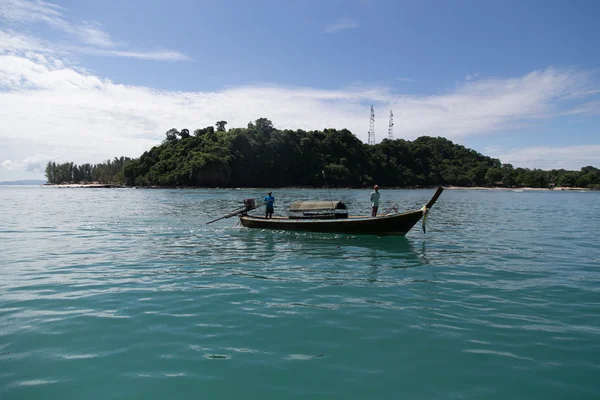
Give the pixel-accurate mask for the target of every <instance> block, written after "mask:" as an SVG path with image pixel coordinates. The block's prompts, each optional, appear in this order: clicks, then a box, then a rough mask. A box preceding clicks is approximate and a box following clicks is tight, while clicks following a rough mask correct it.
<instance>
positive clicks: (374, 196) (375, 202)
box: [371, 185, 381, 217]
mask: <svg viewBox="0 0 600 400" xmlns="http://www.w3.org/2000/svg"><path fill="white" fill-rule="evenodd" d="M373 189H375V191H374V192H372V193H371V207H372V211H371V217H376V216H377V209H378V208H379V197H380V196H381V193H379V186H377V185H375V186H374V187H373Z"/></svg>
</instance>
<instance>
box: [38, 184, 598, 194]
mask: <svg viewBox="0 0 600 400" xmlns="http://www.w3.org/2000/svg"><path fill="white" fill-rule="evenodd" d="M41 186H47V187H55V188H59V189H79V188H87V189H181V190H215V189H229V190H244V189H247V190H258V189H265V190H266V189H268V188H266V187H265V188H262V187H200V186H125V185H116V184H110V183H106V184H105V183H97V182H95V183H68V184H50V183H45V184H43V185H41ZM437 187H438V186H431V187H380V189H381V190H428V189H435V188H437ZM442 187H443V188H444V189H446V190H487V191H501V190H508V191H513V192H522V191H578V192H580V191H586V192H587V191H594V190H595V189H591V188H582V187H554V188H534V187H512V188H507V187H499V186H493V187H486V186H443V185H442ZM271 189H273V190H277V189H295V190H316V189H325V188H324V187H312V186H282V187H272V188H271ZM329 189H330V190H340V189H341V190H348V189H358V190H361V189H363V190H371V188H370V187H367V188H351V187H338V188H329Z"/></svg>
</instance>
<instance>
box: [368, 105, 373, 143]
mask: <svg viewBox="0 0 600 400" xmlns="http://www.w3.org/2000/svg"><path fill="white" fill-rule="evenodd" d="M367 144H375V110H374V109H373V106H371V122H370V123H369V137H368V139H367Z"/></svg>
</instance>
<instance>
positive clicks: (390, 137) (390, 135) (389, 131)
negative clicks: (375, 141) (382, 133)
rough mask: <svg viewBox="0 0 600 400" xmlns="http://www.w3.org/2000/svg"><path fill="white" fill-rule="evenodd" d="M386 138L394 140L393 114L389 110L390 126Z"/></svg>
mask: <svg viewBox="0 0 600 400" xmlns="http://www.w3.org/2000/svg"><path fill="white" fill-rule="evenodd" d="M388 138H389V139H390V140H394V113H393V112H392V110H390V126H389V127H388Z"/></svg>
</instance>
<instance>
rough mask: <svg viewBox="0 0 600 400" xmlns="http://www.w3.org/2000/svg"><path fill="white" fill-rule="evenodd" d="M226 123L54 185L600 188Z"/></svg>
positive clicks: (563, 176)
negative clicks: (324, 178) (325, 180)
mask: <svg viewBox="0 0 600 400" xmlns="http://www.w3.org/2000/svg"><path fill="white" fill-rule="evenodd" d="M226 124H227V122H226V121H217V123H216V124H215V126H216V128H217V129H216V130H215V128H214V127H213V126H208V127H206V128H201V129H196V130H194V132H193V135H191V134H190V131H189V130H188V129H182V130H181V131H178V130H177V129H175V128H172V129H169V130H168V131H167V132H166V133H165V140H164V141H163V143H162V144H160V145H158V146H154V147H152V148H151V149H150V150H148V151H146V152H144V153H143V154H142V155H141V156H140V157H139V158H137V159H133V160H132V159H129V158H124V157H121V158H120V159H119V158H115V159H114V160H112V161H111V160H107V162H105V163H100V164H95V165H91V164H83V165H75V164H73V163H64V164H56V163H54V162H51V163H48V165H47V167H46V177H47V179H48V182H49V183H62V182H87V181H90V180H95V181H99V182H103V183H117V184H127V185H130V186H148V185H157V186H206V187H215V186H219V187H281V186H309V187H320V186H322V185H323V179H322V175H321V171H325V172H326V174H327V178H328V183H329V184H330V185H332V186H334V187H366V186H371V185H372V184H373V183H377V184H379V185H380V186H388V187H426V186H433V185H454V186H500V187H522V186H529V187H540V188H547V187H554V186H566V187H569V186H570V187H575V186H576V187H590V188H600V171H599V170H598V169H597V168H595V167H592V166H587V167H584V168H582V169H581V170H580V171H566V170H563V169H561V170H552V171H543V170H540V169H533V170H531V169H525V168H514V167H513V166H512V165H511V164H502V163H501V162H500V160H498V159H495V158H490V157H487V156H484V155H482V154H480V153H478V152H476V151H474V150H471V149H468V148H466V147H464V146H461V145H459V144H455V143H453V142H452V141H450V140H447V139H445V138H442V137H430V136H422V137H419V138H417V139H415V140H414V141H407V140H403V139H396V140H389V139H384V140H383V141H382V142H381V143H378V144H376V145H367V144H365V143H363V142H362V141H360V140H359V139H358V138H357V137H356V136H355V135H353V134H352V133H351V132H350V131H349V130H347V129H341V130H337V129H324V130H322V131H304V130H300V129H298V130H288V129H286V130H278V129H276V128H275V127H274V126H273V123H272V121H270V120H269V119H267V118H259V119H257V120H256V121H254V122H250V123H248V126H247V127H246V128H232V129H229V130H226V129H225V126H226Z"/></svg>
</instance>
